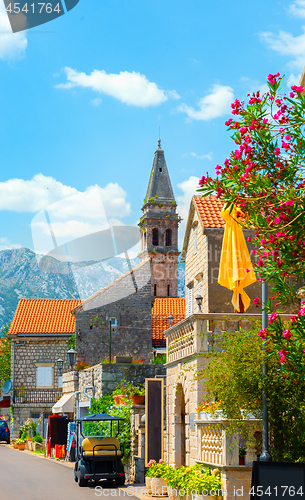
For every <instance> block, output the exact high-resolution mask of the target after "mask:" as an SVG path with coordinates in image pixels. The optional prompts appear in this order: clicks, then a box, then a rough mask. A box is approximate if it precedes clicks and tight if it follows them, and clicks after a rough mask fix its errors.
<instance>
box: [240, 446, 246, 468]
mask: <svg viewBox="0 0 305 500" xmlns="http://www.w3.org/2000/svg"><path fill="white" fill-rule="evenodd" d="M246 449H247V447H246V446H240V448H239V465H245V456H246V453H247V452H246Z"/></svg>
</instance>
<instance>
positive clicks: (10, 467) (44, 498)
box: [0, 444, 135, 500]
mask: <svg viewBox="0 0 305 500" xmlns="http://www.w3.org/2000/svg"><path fill="white" fill-rule="evenodd" d="M0 469H1V474H0V477H1V484H0V498H1V500H21V499H22V500H54V499H57V498H58V499H59V498H60V499H62V500H68V499H70V498H73V500H87V499H92V500H93V499H95V498H101V497H111V498H116V497H118V498H121V499H122V500H123V498H124V497H125V498H126V499H127V498H130V499H133V498H135V497H133V496H132V495H131V494H129V495H128V494H127V492H124V491H122V490H119V489H118V488H116V487H114V486H113V483H109V485H107V483H105V482H100V483H98V485H99V486H101V485H103V489H102V490H101V489H98V490H97V491H96V490H95V486H96V484H95V483H92V484H90V483H89V486H88V487H86V488H80V487H79V486H78V484H77V483H75V482H74V478H73V469H72V468H69V467H66V466H64V465H61V464H58V463H56V462H55V461H51V460H46V459H44V458H41V457H40V456H37V455H35V454H29V453H27V452H22V451H17V450H13V449H12V448H10V447H9V446H7V445H3V444H0Z"/></svg>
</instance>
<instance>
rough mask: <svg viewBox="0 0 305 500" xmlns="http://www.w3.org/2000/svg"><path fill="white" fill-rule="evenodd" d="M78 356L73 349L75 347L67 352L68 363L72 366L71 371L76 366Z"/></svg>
mask: <svg viewBox="0 0 305 500" xmlns="http://www.w3.org/2000/svg"><path fill="white" fill-rule="evenodd" d="M76 354H77V351H76V350H75V349H73V347H71V349H69V351H68V352H67V356H68V361H69V365H70V366H71V370H73V365H74V364H75V361H76Z"/></svg>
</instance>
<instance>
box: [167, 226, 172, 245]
mask: <svg viewBox="0 0 305 500" xmlns="http://www.w3.org/2000/svg"><path fill="white" fill-rule="evenodd" d="M165 246H166V247H170V246H172V230H171V229H167V230H166V231H165Z"/></svg>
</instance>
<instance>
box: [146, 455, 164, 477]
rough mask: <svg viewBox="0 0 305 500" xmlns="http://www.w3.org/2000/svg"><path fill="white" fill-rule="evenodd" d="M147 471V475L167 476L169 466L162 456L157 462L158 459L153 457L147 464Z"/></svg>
mask: <svg viewBox="0 0 305 500" xmlns="http://www.w3.org/2000/svg"><path fill="white" fill-rule="evenodd" d="M146 467H147V472H146V476H147V477H163V478H165V477H166V472H167V468H168V466H167V465H166V463H165V462H164V460H163V459H162V458H161V459H160V460H159V462H156V460H153V459H151V460H150V461H149V462H148V464H147V466H146Z"/></svg>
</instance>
